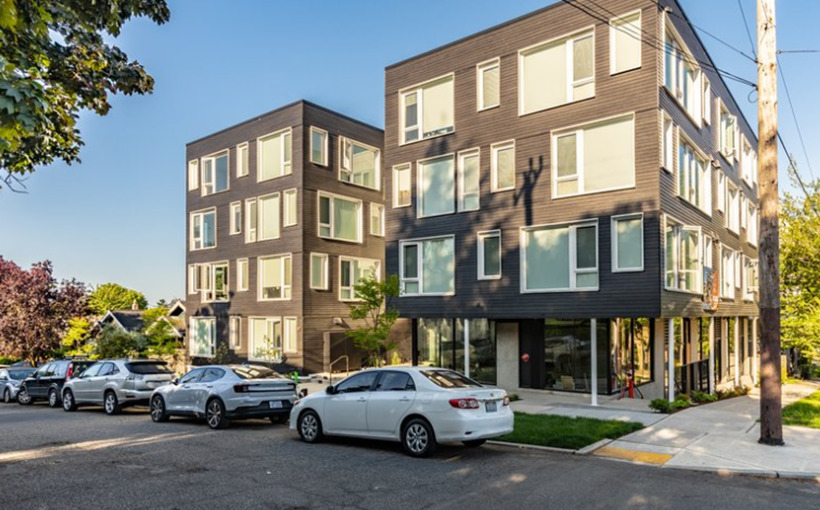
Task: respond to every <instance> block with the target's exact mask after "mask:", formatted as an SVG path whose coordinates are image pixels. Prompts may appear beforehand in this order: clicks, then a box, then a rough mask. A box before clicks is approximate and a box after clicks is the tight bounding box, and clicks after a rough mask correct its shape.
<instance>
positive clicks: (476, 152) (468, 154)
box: [456, 147, 481, 212]
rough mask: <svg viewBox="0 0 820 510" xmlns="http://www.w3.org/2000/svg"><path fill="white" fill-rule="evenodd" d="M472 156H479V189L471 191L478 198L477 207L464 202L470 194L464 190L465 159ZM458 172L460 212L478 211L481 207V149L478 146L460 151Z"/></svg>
mask: <svg viewBox="0 0 820 510" xmlns="http://www.w3.org/2000/svg"><path fill="white" fill-rule="evenodd" d="M470 157H477V158H478V180H479V184H478V190H476V191H475V193H470V195H473V194H474V195H475V197H476V198H477V199H478V205H477V206H476V207H471V208H467V206H466V205H465V204H464V199H465V198H466V197H467V196H468V195H467V194H466V193H465V192H464V190H465V184H464V175H465V171H464V160H465V159H466V158H470ZM456 173H457V175H458V179H457V182H456V188H458V198H457V201H458V207H457V209H458V212H465V211H478V210H479V209H481V149H480V148H478V147H475V148H472V149H467V150H463V151H461V152H459V153H458V162H457V163H456Z"/></svg>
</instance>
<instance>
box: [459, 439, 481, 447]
mask: <svg viewBox="0 0 820 510" xmlns="http://www.w3.org/2000/svg"><path fill="white" fill-rule="evenodd" d="M486 442H487V440H486V439H473V440H472V441H462V442H461V444H463V445H464V446H466V447H467V448H478V447H479V446H481V445H483V444H484V443H486Z"/></svg>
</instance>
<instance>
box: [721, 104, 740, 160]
mask: <svg viewBox="0 0 820 510" xmlns="http://www.w3.org/2000/svg"><path fill="white" fill-rule="evenodd" d="M737 139H738V130H737V117H736V116H734V115H732V114H731V113H729V110H728V109H727V108H726V107H725V105H724V104H723V103H722V102H720V129H719V130H718V148H719V150H720V153H721V154H723V156H724V157H725V158H726V159H727V160H728V161H729V163H731V164H734V163H735V161H736V158H737Z"/></svg>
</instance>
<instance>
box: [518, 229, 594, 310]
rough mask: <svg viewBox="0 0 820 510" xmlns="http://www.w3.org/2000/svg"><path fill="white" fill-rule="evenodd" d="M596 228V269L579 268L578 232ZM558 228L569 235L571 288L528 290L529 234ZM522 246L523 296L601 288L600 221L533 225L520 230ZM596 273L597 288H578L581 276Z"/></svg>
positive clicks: (591, 290) (520, 252)
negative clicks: (564, 230)
mask: <svg viewBox="0 0 820 510" xmlns="http://www.w3.org/2000/svg"><path fill="white" fill-rule="evenodd" d="M591 226H594V227H595V268H594V269H591V268H582V269H580V268H578V267H577V264H578V258H577V253H578V240H577V235H576V232H577V231H578V229H579V228H582V227H591ZM556 228H566V229H567V230H568V234H569V240H568V242H569V287H566V288H560V289H528V288H527V233H528V232H533V231H537V230H545V229H556ZM519 242H520V246H521V249H520V250H519V257H520V266H521V268H520V275H519V277H520V279H521V283H520V286H521V288H520V292H521V294H547V293H555V292H597V291H598V290H599V289H600V288H601V260H600V251H601V241H600V231H599V227H598V219H597V218H595V219H592V220H581V221H577V222H572V223H550V224H543V225H533V226H532V227H521V228H520V241H519ZM592 273H596V274H597V275H598V285H596V286H595V287H578V286H577V280H578V275H579V274H592Z"/></svg>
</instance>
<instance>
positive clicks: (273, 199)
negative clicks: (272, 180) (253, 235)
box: [257, 193, 281, 241]
mask: <svg viewBox="0 0 820 510" xmlns="http://www.w3.org/2000/svg"><path fill="white" fill-rule="evenodd" d="M257 202H258V203H259V213H258V215H257V218H258V220H259V224H258V225H257V238H258V239H259V240H260V241H266V240H268V239H278V238H279V225H280V211H281V206H280V203H279V202H280V198H279V193H273V194H271V195H266V196H264V197H259V198H258V199H257Z"/></svg>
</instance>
